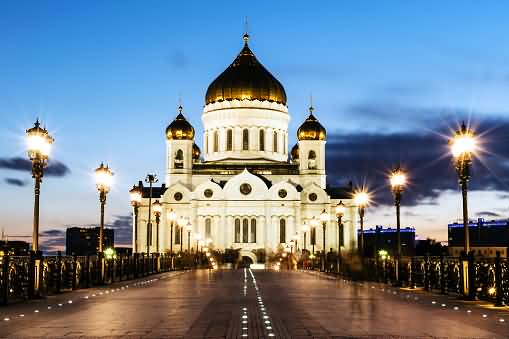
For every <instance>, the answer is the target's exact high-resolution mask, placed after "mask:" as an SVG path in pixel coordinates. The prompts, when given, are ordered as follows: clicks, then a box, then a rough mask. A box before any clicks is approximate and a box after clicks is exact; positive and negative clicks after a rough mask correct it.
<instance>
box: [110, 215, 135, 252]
mask: <svg viewBox="0 0 509 339" xmlns="http://www.w3.org/2000/svg"><path fill="white" fill-rule="evenodd" d="M132 220H133V219H132V215H131V214H129V215H116V216H115V217H114V219H113V222H111V223H108V224H107V225H106V227H110V228H113V229H114V230H115V246H119V245H120V246H126V245H128V246H130V245H131V243H132Z"/></svg>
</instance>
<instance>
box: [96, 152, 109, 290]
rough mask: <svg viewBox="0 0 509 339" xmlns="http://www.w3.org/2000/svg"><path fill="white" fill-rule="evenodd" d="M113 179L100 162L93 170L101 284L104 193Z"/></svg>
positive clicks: (102, 272)
mask: <svg viewBox="0 0 509 339" xmlns="http://www.w3.org/2000/svg"><path fill="white" fill-rule="evenodd" d="M112 179H113V172H112V171H111V170H110V169H109V167H108V166H107V165H106V166H104V164H103V163H102V162H101V165H100V166H99V167H98V168H97V169H96V170H95V181H96V186H97V190H98V191H99V201H100V203H101V222H100V224H99V259H100V261H101V281H100V282H101V284H102V283H103V281H104V269H105V267H104V264H105V263H104V253H103V252H104V205H105V204H106V195H107V194H108V192H109V191H110V188H111V183H112Z"/></svg>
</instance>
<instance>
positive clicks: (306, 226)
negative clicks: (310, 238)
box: [302, 220, 309, 250]
mask: <svg viewBox="0 0 509 339" xmlns="http://www.w3.org/2000/svg"><path fill="white" fill-rule="evenodd" d="M302 232H304V247H303V248H304V250H306V234H307V232H309V225H308V222H307V221H306V220H304V223H303V224H302Z"/></svg>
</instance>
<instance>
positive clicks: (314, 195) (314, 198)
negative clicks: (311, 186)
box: [308, 193, 318, 201]
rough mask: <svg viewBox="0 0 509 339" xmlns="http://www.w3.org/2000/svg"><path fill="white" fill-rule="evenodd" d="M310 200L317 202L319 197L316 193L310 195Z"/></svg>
mask: <svg viewBox="0 0 509 339" xmlns="http://www.w3.org/2000/svg"><path fill="white" fill-rule="evenodd" d="M308 198H309V200H311V201H316V199H318V196H317V195H316V193H310V194H309V196H308Z"/></svg>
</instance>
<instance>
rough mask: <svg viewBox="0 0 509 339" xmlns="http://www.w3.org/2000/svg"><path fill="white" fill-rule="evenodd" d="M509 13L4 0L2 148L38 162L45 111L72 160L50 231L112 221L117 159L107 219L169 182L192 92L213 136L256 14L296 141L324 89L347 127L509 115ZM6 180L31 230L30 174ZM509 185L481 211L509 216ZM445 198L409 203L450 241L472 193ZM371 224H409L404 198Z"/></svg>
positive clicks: (371, 130) (488, 8) (408, 5)
mask: <svg viewBox="0 0 509 339" xmlns="http://www.w3.org/2000/svg"><path fill="white" fill-rule="evenodd" d="M507 13H509V3H507V2H504V1H487V2H480V1H422V2H417V1H391V2H386V1H384V2H375V1H350V2H347V1H331V2H310V1H291V2H290V1H289V2H283V1H280V2H278V1H256V2H241V1H232V2H228V1H219V2H217V1H215V2H208V1H207V2H205V1H203V2H194V1H178V2H171V1H56V0H55V1H7V0H4V1H2V2H1V3H0V117H1V122H2V123H1V125H0V158H1V159H9V158H13V157H26V155H25V150H24V142H23V136H24V130H25V129H26V128H29V127H30V126H31V124H32V123H33V121H34V120H35V118H36V117H40V118H41V119H42V121H43V122H44V124H46V126H47V128H48V129H49V130H50V132H51V133H52V134H53V136H54V137H55V140H56V141H55V147H54V152H53V154H52V159H56V160H58V161H61V162H62V163H64V164H65V165H66V166H67V167H69V169H70V174H68V175H66V176H64V177H45V178H44V181H43V187H42V194H43V195H42V205H41V211H42V214H41V230H42V231H44V230H49V229H65V227H66V226H68V225H90V224H94V223H97V222H98V206H99V205H98V204H99V201H98V196H97V192H96V190H95V186H94V181H93V176H92V173H93V169H94V168H95V167H97V166H98V165H99V163H100V162H101V161H105V162H107V163H108V164H109V165H110V167H111V168H112V169H113V171H114V172H115V174H116V175H115V186H114V188H113V191H112V192H111V193H110V194H109V196H108V205H107V219H108V221H109V222H113V221H114V220H115V219H116V218H119V217H121V216H125V215H128V214H129V213H130V206H129V198H128V194H127V191H128V189H129V188H130V186H132V184H134V183H136V182H137V180H139V179H141V178H143V177H144V175H145V174H146V173H147V172H156V173H159V174H160V177H161V179H163V176H164V175H163V173H164V164H165V158H164V156H165V139H164V130H165V128H166V126H167V124H168V123H169V122H170V121H171V120H172V119H173V118H174V116H175V115H176V113H175V111H176V110H175V108H176V106H177V104H178V97H179V95H182V97H183V103H184V112H185V115H186V116H187V117H188V119H189V120H190V121H191V122H192V123H193V125H194V127H195V128H196V130H197V132H198V133H197V135H198V137H197V142H198V144H199V145H200V147H201V145H202V143H201V118H200V117H201V111H202V109H203V104H204V95H205V90H206V88H207V86H208V85H209V84H210V82H211V81H212V80H213V79H214V78H215V77H216V76H217V75H218V74H219V73H220V72H222V71H223V70H224V68H226V67H227V66H228V64H229V63H230V62H231V61H232V60H233V59H234V57H235V56H236V54H237V53H238V51H239V50H240V49H241V47H242V40H241V36H242V33H243V30H244V18H245V16H248V17H249V31H250V34H251V37H252V38H251V42H250V45H251V47H252V49H253V51H254V52H255V54H256V55H257V57H258V58H259V59H260V60H261V62H262V63H263V64H264V65H265V66H266V67H267V68H268V69H269V70H270V71H271V72H272V73H273V74H274V75H275V76H276V77H277V78H278V79H279V80H280V81H281V82H282V83H283V85H284V87H285V89H286V92H287V95H288V104H289V110H290V114H291V119H292V120H291V123H290V131H291V136H292V138H291V139H290V142H291V144H293V143H294V142H295V131H296V129H297V127H298V126H299V124H300V123H301V122H302V121H303V119H304V118H305V117H306V114H307V113H306V108H307V105H308V101H309V95H310V94H312V95H313V98H314V103H315V106H316V114H317V116H318V118H319V119H320V121H321V122H322V123H323V124H324V125H325V126H326V128H327V131H328V133H329V135H334V136H341V135H350V134H352V135H354V134H356V133H366V134H375V135H384V134H391V133H406V132H415V133H421V132H422V131H424V130H428V131H429V130H430V129H431V130H433V127H434V126H433V124H431V125H430V124H429V121H430V120H433V119H437V120H440V119H442V118H443V114H444V112H448V113H451V114H452V115H453V116H455V114H458V119H460V117H459V114H460V113H464V112H467V113H468V114H470V117H471V119H472V120H474V121H475V120H477V119H480V120H482V119H485V118H496V119H501V120H504V119H506V118H507V119H509V116H508V115H507V112H509V110H508V109H507V107H508V104H509V96H508V95H507V93H508V91H509V64H508V60H509V34H508V32H509V21H508V20H507ZM363 112H364V113H365V114H363ZM423 115H426V116H423ZM290 146H291V145H290ZM383 151H384V150H383V149H380V150H379V152H383ZM505 161H506V160H505ZM329 165H330V166H332V164H329ZM341 165H342V164H339V163H334V164H333V166H338V168H339V172H341ZM384 170H385V169H380V171H384ZM436 175H437V176H439V175H441V174H440V173H437V174H436ZM7 179H18V180H19V182H18V185H13V184H12V180H11V181H9V180H7ZM350 179H351V180H354V181H356V182H358V181H362V180H366V181H367V182H368V183H369V181H370V179H369V178H366V179H364V178H361V177H358V178H345V180H350ZM0 180H1V181H0V200H1V201H2V203H1V204H0V227H2V228H4V229H5V233H6V234H8V235H11V236H13V235H30V234H31V222H32V201H33V196H32V195H33V188H32V182H31V178H30V174H29V173H28V172H23V171H15V170H9V169H4V168H0ZM414 185H415V186H418V185H426V183H414ZM504 192H505V190H504V189H503V187H502V189H501V188H500V187H498V186H497V188H496V189H491V190H489V191H488V190H484V191H481V190H478V191H475V192H474V193H473V194H472V196H471V202H472V205H473V206H472V207H471V211H472V215H473V216H474V214H475V213H479V212H481V211H491V212H492V213H494V214H493V215H494V216H495V214H496V216H497V217H507V214H508V213H507V212H509V210H508V209H507V205H508V204H507V200H505V201H504V200H503V199H499V198H497V197H503V196H504V194H505V193H504ZM437 202H438V203H435V204H430V203H429V202H428V203H426V202H425V203H423V204H417V205H416V206H413V207H408V209H407V211H408V213H406V215H405V214H404V215H403V217H404V221H403V223H404V224H405V225H412V226H415V227H417V231H418V234H419V235H421V236H423V237H425V236H433V237H436V238H438V239H439V240H446V239H447V233H446V231H447V228H446V224H447V222H450V221H452V220H455V219H457V218H458V217H459V216H460V215H461V214H460V212H461V209H460V207H461V206H460V199H459V195H458V192H457V191H454V190H453V191H450V190H447V191H444V192H441V193H440V194H439V197H438V200H437ZM367 224H368V225H369V226H374V225H375V224H394V222H393V216H392V207H390V206H385V207H384V206H380V207H377V208H375V207H373V208H372V209H370V210H368V212H367Z"/></svg>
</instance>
